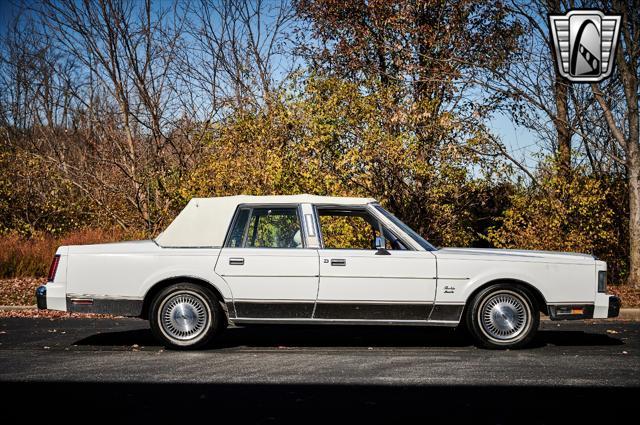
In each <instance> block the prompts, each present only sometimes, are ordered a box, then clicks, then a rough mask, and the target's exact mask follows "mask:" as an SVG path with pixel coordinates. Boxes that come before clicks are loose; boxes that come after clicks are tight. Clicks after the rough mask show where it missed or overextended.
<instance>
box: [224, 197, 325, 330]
mask: <svg viewBox="0 0 640 425" xmlns="http://www.w3.org/2000/svg"><path fill="white" fill-rule="evenodd" d="M301 215H302V214H301V211H300V208H299V207H298V206H297V205H290V206H282V205H273V206H268V205H267V206H265V205H262V206H250V205H246V206H240V207H239V208H238V211H236V214H235V218H234V221H233V222H232V226H231V231H230V233H229V235H228V236H227V240H226V241H225V246H224V248H223V249H222V251H221V253H220V256H219V258H218V262H217V264H216V269H215V270H216V273H218V274H219V275H221V276H222V277H223V278H224V279H225V281H226V282H227V283H228V284H229V286H230V288H231V291H232V293H233V304H234V308H235V314H236V317H237V318H249V319H310V318H311V316H312V313H313V307H314V303H315V299H316V295H317V293H318V279H319V264H318V252H317V250H316V249H314V248H307V247H306V246H305V243H306V242H305V234H304V230H303V228H302V226H301Z"/></svg>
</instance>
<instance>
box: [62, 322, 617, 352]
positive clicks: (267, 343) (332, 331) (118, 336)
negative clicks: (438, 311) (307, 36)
mask: <svg viewBox="0 0 640 425" xmlns="http://www.w3.org/2000/svg"><path fill="white" fill-rule="evenodd" d="M622 344H624V342H623V341H621V340H620V339H618V338H615V337H612V336H610V335H607V334H602V333H592V332H584V331H575V330H571V331H568V330H540V331H539V332H538V334H537V335H536V337H535V339H534V340H533V341H532V343H531V345H530V346H529V348H540V347H545V346H547V345H554V346H612V345H622ZM74 345H79V346H98V347H117V346H133V345H137V346H141V347H143V346H144V347H154V346H160V344H159V343H158V341H157V340H156V339H155V338H154V337H153V335H152V333H151V330H150V329H134V330H124V331H118V332H103V333H99V334H95V335H91V336H88V337H85V338H82V339H81V340H78V341H76V342H75V343H74ZM473 345H474V343H473V340H472V339H471V337H470V336H469V335H468V334H467V333H466V332H464V331H462V330H456V329H453V328H426V327H382V326H340V327H326V326H320V325H316V326H311V325H297V326H283V325H280V326H274V325H252V326H242V327H230V328H228V329H227V330H225V331H224V332H223V333H222V334H221V335H220V336H219V337H218V338H217V339H216V340H215V341H214V342H213V343H211V344H209V346H207V347H206V348H205V349H224V348H235V347H254V348H289V347H290V348H293V347H309V348H310V347H315V348H332V347H333V348H335V347H341V348H365V347H366V348H369V347H372V348H391V347H393V348H429V347H443V348H459V347H473Z"/></svg>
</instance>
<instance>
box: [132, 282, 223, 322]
mask: <svg viewBox="0 0 640 425" xmlns="http://www.w3.org/2000/svg"><path fill="white" fill-rule="evenodd" d="M176 283H192V284H195V285H199V286H202V287H203V288H206V289H208V290H210V291H211V292H213V293H214V295H215V296H216V297H217V298H218V301H219V302H220V306H221V308H222V311H224V315H225V320H226V321H227V322H228V321H229V312H228V309H227V305H226V303H225V298H224V296H223V295H222V292H220V290H219V289H218V288H217V287H216V286H215V285H214V284H213V283H211V282H209V281H207V280H204V279H201V278H198V277H193V276H174V277H169V278H166V279H162V280H160V281H158V282H156V283H155V284H153V285H152V286H151V287H150V288H149V289H148V290H147V292H146V294H145V295H144V298H143V302H142V313H141V315H140V317H141V318H143V319H149V308H150V306H151V302H152V301H153V298H154V297H155V296H156V295H157V294H158V293H159V292H160V291H162V290H163V289H164V288H166V287H168V286H171V285H174V284H176Z"/></svg>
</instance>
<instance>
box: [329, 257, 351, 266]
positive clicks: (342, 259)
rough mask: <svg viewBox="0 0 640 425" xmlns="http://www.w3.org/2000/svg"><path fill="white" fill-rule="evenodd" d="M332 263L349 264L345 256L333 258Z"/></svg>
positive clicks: (338, 264) (336, 264) (334, 264)
mask: <svg viewBox="0 0 640 425" xmlns="http://www.w3.org/2000/svg"><path fill="white" fill-rule="evenodd" d="M331 265H332V266H346V265H347V260H345V259H344V258H332V259H331Z"/></svg>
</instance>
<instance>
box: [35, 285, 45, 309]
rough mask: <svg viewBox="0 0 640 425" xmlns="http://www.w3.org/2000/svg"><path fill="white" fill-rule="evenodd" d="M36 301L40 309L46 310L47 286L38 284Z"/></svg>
mask: <svg viewBox="0 0 640 425" xmlns="http://www.w3.org/2000/svg"><path fill="white" fill-rule="evenodd" d="M36 301H37V304H38V309H40V310H46V309H47V287H46V286H44V285H42V286H38V289H36Z"/></svg>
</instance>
